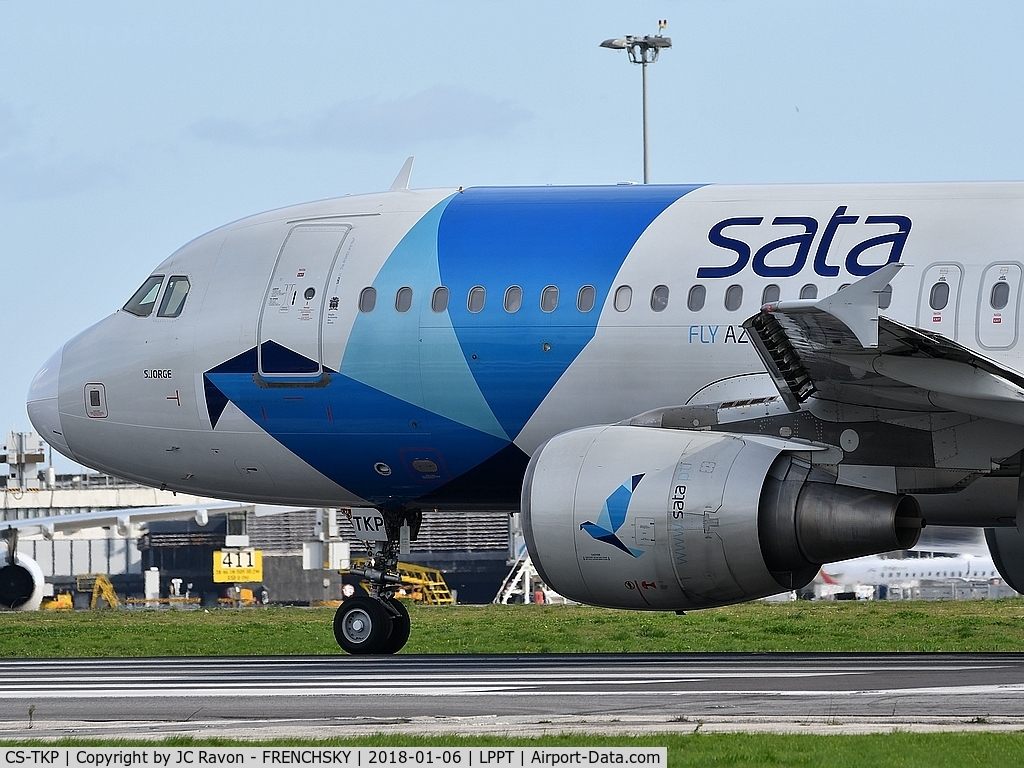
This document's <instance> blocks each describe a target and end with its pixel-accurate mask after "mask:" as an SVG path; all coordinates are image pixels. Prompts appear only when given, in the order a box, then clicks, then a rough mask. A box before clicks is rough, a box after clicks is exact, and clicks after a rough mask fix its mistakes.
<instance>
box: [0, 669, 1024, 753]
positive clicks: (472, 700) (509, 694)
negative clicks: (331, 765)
mask: <svg viewBox="0 0 1024 768" xmlns="http://www.w3.org/2000/svg"><path fill="white" fill-rule="evenodd" d="M893 729H901V730H950V729H957V730H959V729H967V730H979V729H984V730H993V729H995V730H1009V729H1012V730H1019V729H1024V654H773V653H765V654H649V655H648V654H623V655H613V654H602V655H548V654H537V655H522V656H512V655H503V656H392V657H383V658H382V657H352V656H336V657H269V658H261V657H246V658H232V657H217V658H210V657H205V658H159V659H51V660H31V661H15V660H9V661H0V738H28V737H31V738H47V737H60V736H110V737H114V736H128V737H133V738H159V737H163V736H167V735H177V734H187V735H193V736H196V737H200V738H201V737H203V736H211V737H212V736H225V737H236V738H272V737H282V736H284V737H289V736H291V737H295V738H298V737H326V736H354V735H364V734H370V733H406V734H409V733H414V734H434V733H459V734H466V735H505V734H507V735H517V736H530V735H538V734H541V733H551V732H573V733H581V734H582V733H650V732H659V731H662V732H663V731H682V732H688V731H694V730H705V731H714V730H719V731H721V730H755V731H757V730H767V731H787V732H794V731H795V732H825V733H835V732H867V731H886V730H893Z"/></svg>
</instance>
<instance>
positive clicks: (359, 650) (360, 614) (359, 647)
mask: <svg viewBox="0 0 1024 768" xmlns="http://www.w3.org/2000/svg"><path fill="white" fill-rule="evenodd" d="M390 635H391V614H389V613H388V611H387V609H386V608H385V607H384V606H383V605H382V604H381V602H380V601H379V600H374V599H373V598H372V597H350V598H349V599H348V600H346V601H345V602H343V603H342V604H341V606H339V608H338V612H337V613H335V614H334V639H335V640H337V641H338V645H340V646H341V647H342V648H343V649H344V650H346V651H348V652H349V653H351V654H357V655H361V654H369V653H383V651H382V650H381V647H382V646H383V645H384V643H386V642H387V640H388V638H389V637H390Z"/></svg>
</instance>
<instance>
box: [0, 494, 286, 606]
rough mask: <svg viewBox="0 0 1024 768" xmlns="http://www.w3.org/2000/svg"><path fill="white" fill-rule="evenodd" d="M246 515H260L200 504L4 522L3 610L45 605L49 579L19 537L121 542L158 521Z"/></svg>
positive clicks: (246, 507) (245, 508) (0, 553)
mask: <svg viewBox="0 0 1024 768" xmlns="http://www.w3.org/2000/svg"><path fill="white" fill-rule="evenodd" d="M285 511H289V510H287V509H281V510H278V509H277V508H276V507H272V508H271V507H264V508H262V509H261V510H260V512H261V513H262V514H274V513H279V512H285ZM225 512H248V513H254V514H255V513H256V506H255V505H253V504H237V503H232V502H226V501H204V502H201V503H198V504H185V505H165V506H161V507H134V508H126V509H112V510H97V511H94V512H77V513H68V514H58V515H43V516H41V517H30V518H21V519H19V520H6V521H3V522H2V523H0V526H2V529H0V540H3V545H2V546H0V610H5V611H38V610H39V608H40V606H41V605H42V601H43V598H44V597H45V596H46V595H45V594H44V585H45V577H44V576H43V569H42V568H41V567H40V566H39V563H37V562H36V561H35V560H33V559H32V558H31V557H29V556H28V555H26V554H25V553H24V552H19V551H18V539H19V537H20V536H21V535H26V536H32V535H35V536H39V535H41V536H42V537H43V538H44V539H52V538H53V534H54V533H58V532H60V533H74V532H76V531H81V530H84V529H86V528H113V529H115V530H116V531H117V532H118V534H119V535H120V536H124V537H128V536H131V535H137V533H138V532H137V528H138V527H139V526H140V525H145V524H146V523H149V522H152V521H154V520H187V519H190V518H191V519H194V520H195V521H196V524H197V525H206V524H207V522H209V519H210V514H211V513H225Z"/></svg>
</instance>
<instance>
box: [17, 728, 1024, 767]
mask: <svg viewBox="0 0 1024 768" xmlns="http://www.w3.org/2000/svg"><path fill="white" fill-rule="evenodd" d="M8 743H14V742H0V745H4V744H8ZM17 743H18V744H30V743H31V742H26V741H18V742H17ZM47 743H48V744H54V745H57V746H61V745H63V746H109V747H119V746H126V745H129V744H142V743H144V744H160V743H163V744H165V745H169V746H189V745H193V744H194V745H199V744H201V745H203V746H236V745H244V746H264V745H265V746H274V745H287V746H306V745H310V746H353V747H357V746H361V747H374V746H389V747H390V746H395V747H399V746H403V747H413V748H419V747H476V746H483V747H486V746H497V745H500V746H512V747H527V748H530V747H569V746H586V747H608V746H617V747H643V746H654V747H668V764H669V768H689V766H736V767H737V768H747V766H751V767H752V766H772V767H773V768H780V767H784V766H794V767H795V766H808V767H810V766H813V767H815V768H816V767H817V766H827V767H828V768H876V766H877V767H878V768H881V767H882V766H885V767H888V766H900V767H901V768H963V766H986V768H997V767H1000V766H1019V765H1021V763H1022V761H1024V758H1022V756H1024V734H1020V733H1008V734H999V733H936V734H927V735H925V734H913V733H894V734H885V735H871V736H808V735H797V736H777V735H764V734H743V733H741V734H697V735H688V736H678V735H658V736H646V737H628V736H622V737H603V736H593V737H580V736H561V737H544V738H539V739H515V738H505V739H486V738H461V737H456V736H450V737H439V738H423V737H415V736H397V737H390V736H380V737H370V738H361V739H345V740H336V739H330V740H323V741H305V740H291V739H289V740H287V741H280V740H279V741H276V742H274V741H259V742H239V741H226V740H221V739H203V740H202V741H201V742H199V741H192V740H191V739H168V740H167V741H165V742H150V741H146V742H126V741H109V740H107V741H97V740H77V739H76V740H62V741H56V742H47Z"/></svg>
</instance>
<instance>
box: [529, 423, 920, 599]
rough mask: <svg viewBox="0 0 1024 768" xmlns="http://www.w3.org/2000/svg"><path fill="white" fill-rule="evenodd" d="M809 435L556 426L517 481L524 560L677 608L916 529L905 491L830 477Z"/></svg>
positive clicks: (768, 586)
mask: <svg viewBox="0 0 1024 768" xmlns="http://www.w3.org/2000/svg"><path fill="white" fill-rule="evenodd" d="M810 448H812V446H800V445H795V444H793V443H787V442H785V441H783V440H778V439H773V438H766V437H762V436H757V435H732V434H726V433H722V432H707V431H690V430H674V429H657V428H645V427H636V426H621V425H617V426H605V427H586V428H583V429H578V430H572V431H569V432H564V433H562V434H560V435H556V436H555V437H553V438H552V439H550V440H549V441H547V442H546V443H544V444H543V445H542V446H541V447H540V448H539V449H537V451H536V452H535V453H534V455H533V458H532V460H531V461H530V464H529V467H528V468H527V471H526V477H525V480H524V483H523V501H522V514H523V531H524V534H525V537H526V543H527V547H528V548H529V551H530V555H531V557H532V558H533V564H534V566H536V568H537V571H538V573H539V574H540V576H541V578H543V579H544V581H545V582H546V583H547V584H548V585H549V586H550V587H552V588H553V589H555V590H556V591H558V592H559V593H561V594H562V595H565V596H566V597H568V598H571V599H573V600H578V601H580V602H584V603H590V604H593V605H603V606H607V607H611V608H634V609H641V610H676V611H678V610H688V609H694V608H710V607H714V606H719V605H728V604H730V603H739V602H743V601H746V600H753V599H756V598H760V597H765V596H767V595H771V594H774V593H777V592H783V591H785V590H789V589H798V588H800V587H803V586H805V585H806V584H808V583H809V582H810V581H811V580H812V579H813V578H814V576H815V575H816V574H817V572H818V569H819V568H820V567H821V565H822V564H824V563H828V562H833V561H837V560H846V559H848V558H851V557H859V556H861V555H868V554H874V553H878V552H886V551H889V550H893V549H906V548H910V547H912V546H913V545H914V544H915V543H916V542H917V539H918V538H919V537H920V533H921V527H922V525H923V521H922V519H921V511H920V507H919V506H918V504H917V502H916V500H914V499H913V497H910V496H897V495H893V494H888V493H880V492H877V491H869V490H862V489H859V488H851V487H848V486H840V485H835V478H834V477H833V476H832V475H829V474H828V473H825V472H823V471H821V470H815V469H814V468H813V467H812V465H811V463H810V461H809V459H808V456H809V455H810V454H809V453H808V450H809V449H810Z"/></svg>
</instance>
